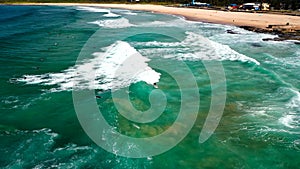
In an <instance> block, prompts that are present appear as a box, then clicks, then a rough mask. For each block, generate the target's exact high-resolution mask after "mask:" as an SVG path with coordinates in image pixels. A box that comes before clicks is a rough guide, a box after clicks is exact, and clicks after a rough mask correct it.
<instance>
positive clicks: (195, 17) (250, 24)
mask: <svg viewBox="0 0 300 169" xmlns="http://www.w3.org/2000/svg"><path fill="white" fill-rule="evenodd" d="M3 5H45V6H91V7H102V8H117V9H128V10H139V11H149V12H155V13H160V14H171V15H177V16H182V17H184V18H186V19H187V20H191V21H200V22H207V23H216V24H225V25H233V26H237V27H240V28H243V29H246V30H249V31H254V32H258V33H269V34H276V35H278V38H274V39H265V40H275V41H283V40H298V41H300V17H299V16H290V15H279V14H268V13H248V12H230V11H219V10H207V9H196V8H181V7H169V6H162V5H150V4H96V3H7V4H3ZM228 33H235V32H230V31H229V32H228Z"/></svg>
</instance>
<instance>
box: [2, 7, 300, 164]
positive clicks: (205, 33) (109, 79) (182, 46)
mask: <svg viewBox="0 0 300 169" xmlns="http://www.w3.org/2000/svg"><path fill="white" fill-rule="evenodd" d="M0 11H1V15H0V23H1V24H0V30H1V32H0V48H1V50H0V59H1V62H0V64H1V66H0V69H1V71H0V84H1V89H0V93H1V96H0V97H1V103H0V105H1V106H0V109H1V111H0V113H1V116H0V122H1V123H0V137H1V139H0V150H1V154H0V167H1V168H34V167H35V168H56V167H60V168H272V169H273V168H299V165H300V161H299V160H298V159H300V93H299V89H300V76H299V72H300V61H299V57H300V47H299V45H296V44H294V43H293V42H264V41H262V39H263V38H266V37H273V36H274V35H267V34H257V33H254V32H249V31H246V30H243V29H240V28H237V27H233V26H225V25H218V24H208V23H200V22H190V21H186V20H184V19H183V18H179V17H176V16H171V15H161V14H153V13H150V12H140V11H128V10H117V9H109V10H107V9H99V8H92V7H91V8H87V7H52V6H0ZM226 30H233V31H235V32H237V33H238V34H228V33H226ZM103 53H106V57H105V58H102V57H101V56H102V55H103ZM126 53H139V54H140V55H139V58H138V59H136V60H135V61H141V62H139V64H141V65H143V67H146V68H147V69H146V70H144V73H146V74H143V76H128V75H126V74H122V73H121V74H119V75H117V76H116V75H114V73H115V72H116V70H117V67H118V66H119V65H121V64H123V63H122V62H121V61H122V58H124V57H125V56H127V55H126ZM78 57H82V58H83V60H79V61H78V62H77V63H76V61H77V58H78ZM182 62H184V63H185V64H186V65H187V66H188V67H189V69H190V70H191V72H192V75H193V77H194V80H195V82H196V84H197V85H198V89H197V90H198V91H199V94H200V98H201V99H200V100H201V101H200V103H199V104H200V107H199V110H198V112H196V113H198V116H197V119H196V121H195V124H194V125H193V128H192V129H191V131H189V132H188V135H187V136H186V137H185V138H184V139H183V140H182V141H180V142H179V144H177V145H176V146H175V147H174V148H172V149H171V150H169V151H167V152H165V153H163V154H160V155H157V156H149V157H147V158H136V159H135V158H126V157H121V156H116V155H114V154H112V153H109V152H107V151H105V150H103V149H102V148H101V147H99V146H97V145H96V144H95V143H94V142H93V141H92V140H91V139H90V138H89V137H88V136H87V134H86V133H85V132H84V130H83V128H82V126H81V125H80V123H79V120H78V118H77V115H76V112H75V109H74V105H73V98H72V91H74V88H73V87H74V86H73V85H72V84H73V83H72V82H79V83H80V84H81V85H80V88H78V89H77V90H85V89H91V90H94V89H95V94H96V95H97V96H98V97H97V104H98V108H99V110H101V112H102V114H103V116H104V117H105V119H106V120H107V121H108V123H109V124H110V125H111V126H114V127H115V129H116V130H117V131H119V132H120V133H122V134H124V135H127V136H131V137H138V138H141V137H150V136H155V135H158V134H161V133H163V132H164V131H165V130H167V129H168V128H170V127H171V126H172V125H173V124H174V121H175V120H176V118H177V116H178V115H179V109H180V105H181V98H182V96H181V93H180V91H181V89H180V84H178V83H177V82H178V81H176V79H175V78H173V77H172V76H171V75H172V74H173V73H176V74H178V75H179V76H180V77H182V78H187V77H188V76H187V72H186V71H184V69H181V67H180V64H181V63H182ZM162 63H163V66H164V67H165V68H168V70H170V71H169V72H168V71H166V70H163V69H158V68H156V66H157V65H161V64H162ZM205 63H206V64H209V65H216V64H217V63H222V65H223V68H224V72H225V78H226V86H227V90H226V92H227V94H226V104H225V109H224V112H223V115H222V118H221V120H220V123H219V125H218V127H217V129H216V130H215V132H214V133H213V134H212V136H211V137H210V138H209V139H208V140H207V141H205V142H204V143H199V141H198V139H199V134H200V131H201V129H202V128H203V125H204V122H205V119H206V117H207V115H208V112H209V109H210V106H211V98H212V96H211V94H212V89H214V88H215V87H216V86H212V85H211V83H210V75H209V74H208V72H207V69H206V67H205V65H206V64H205ZM90 67H92V68H93V69H95V70H96V71H97V74H96V78H95V79H96V85H91V84H90V83H86V82H84V79H83V80H82V79H81V78H80V77H79V76H77V75H76V70H82V68H83V70H87V72H85V73H87V74H86V75H89V69H88V68H90ZM133 67H134V65H133ZM211 68H212V70H215V71H216V72H218V71H220V67H218V66H216V67H214V66H212V67H211ZM135 70H136V69H135ZM170 73H171V75H170ZM189 80H190V79H186V82H185V85H188V84H190V81H189ZM153 83H157V86H158V88H159V89H160V90H161V91H163V92H164V93H165V96H166V98H167V105H166V107H165V109H164V111H163V114H162V115H161V116H160V117H159V118H158V119H157V120H155V121H153V122H151V123H145V124H143V123H134V122H132V121H130V120H127V119H126V118H124V117H123V116H122V115H121V114H119V113H118V109H117V108H116V107H115V105H114V104H113V98H112V94H113V93H114V92H117V91H122V90H125V89H126V87H128V88H127V89H126V90H128V92H129V93H130V100H131V102H132V104H133V105H134V107H135V108H136V109H137V110H141V111H145V110H147V109H148V108H149V107H150V106H151V105H150V102H149V99H148V96H149V93H150V92H151V91H153V90H155V87H156V86H155V85H153ZM189 90H192V89H190V88H186V89H183V91H189ZM120 103H122V100H121V101H120ZM188 106H189V107H190V108H193V107H194V106H195V105H193V104H191V105H188ZM192 121H193V119H192V118H191V120H190V121H188V122H187V123H192ZM175 132H176V131H175ZM110 144H111V145H110ZM108 145H110V146H112V147H113V146H114V145H113V144H112V143H108ZM125 146H126V145H125ZM125 148H127V149H131V147H130V146H129V147H125ZM136 151H137V153H140V152H143V150H140V149H137V150H136Z"/></svg>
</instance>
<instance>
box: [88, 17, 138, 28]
mask: <svg viewBox="0 0 300 169" xmlns="http://www.w3.org/2000/svg"><path fill="white" fill-rule="evenodd" d="M89 23H90V24H96V25H98V26H100V27H104V28H127V27H131V26H135V25H133V24H131V23H129V20H128V19H126V18H119V19H108V20H97V21H94V22H89Z"/></svg>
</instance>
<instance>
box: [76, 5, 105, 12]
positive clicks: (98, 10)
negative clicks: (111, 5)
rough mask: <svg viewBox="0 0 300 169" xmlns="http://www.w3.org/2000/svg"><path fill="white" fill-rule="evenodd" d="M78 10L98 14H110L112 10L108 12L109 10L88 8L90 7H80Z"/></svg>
mask: <svg viewBox="0 0 300 169" xmlns="http://www.w3.org/2000/svg"><path fill="white" fill-rule="evenodd" d="M76 10H79V11H88V12H97V13H110V10H108V9H102V8H95V7H88V6H79V7H77V9H76Z"/></svg>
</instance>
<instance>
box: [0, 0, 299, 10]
mask: <svg viewBox="0 0 300 169" xmlns="http://www.w3.org/2000/svg"><path fill="white" fill-rule="evenodd" d="M132 1H134V0H132ZM195 1H198V2H206V3H210V4H212V5H214V6H225V5H228V4H231V3H235V4H243V3H248V2H262V3H270V4H271V6H272V7H274V9H286V10H287V9H292V10H296V9H300V0H195ZM17 2H28V3H30V2H39V3H42V2H44V3H51V2H53V3H60V2H61V3H62V2H66V3H68V2H70V3H130V2H131V0H0V3H17ZM190 2H191V0H190V1H189V0H140V2H139V3H149V4H179V3H180V4H189V3H190Z"/></svg>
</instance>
